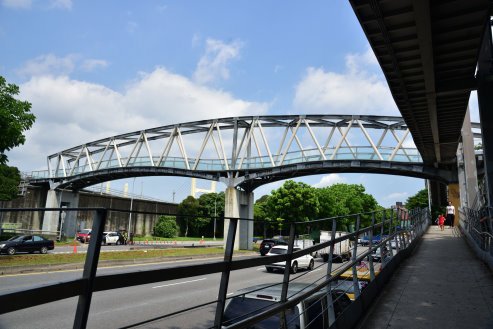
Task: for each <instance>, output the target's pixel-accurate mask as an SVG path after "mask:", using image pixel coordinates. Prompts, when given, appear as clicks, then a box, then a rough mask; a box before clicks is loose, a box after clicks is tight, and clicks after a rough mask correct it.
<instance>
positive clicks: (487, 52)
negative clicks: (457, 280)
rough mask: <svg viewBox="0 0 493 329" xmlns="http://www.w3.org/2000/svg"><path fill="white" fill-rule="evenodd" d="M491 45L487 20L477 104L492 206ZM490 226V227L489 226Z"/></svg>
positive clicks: (488, 196)
mask: <svg viewBox="0 0 493 329" xmlns="http://www.w3.org/2000/svg"><path fill="white" fill-rule="evenodd" d="M492 58H493V46H492V40H491V26H490V22H489V20H488V22H487V24H486V26H485V34H484V36H483V43H482V45H481V50H480V52H479V60H478V71H477V74H476V76H477V81H478V105H479V117H480V121H481V136H482V138H483V140H482V142H483V156H484V172H485V176H486V177H485V179H486V182H485V183H486V184H485V185H486V198H487V200H486V202H487V205H488V206H490V207H491V206H493V111H492V110H491V109H492V108H493V80H492V78H493V74H492V72H493V60H492ZM490 228H491V227H490Z"/></svg>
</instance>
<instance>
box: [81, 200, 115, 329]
mask: <svg viewBox="0 0 493 329" xmlns="http://www.w3.org/2000/svg"><path fill="white" fill-rule="evenodd" d="M95 213H96V214H95V215H96V216H95V218H94V221H93V224H92V231H91V240H89V248H88V249H87V254H86V261H85V263H84V272H83V273H82V279H84V280H85V282H86V285H85V287H84V292H83V294H81V295H79V302H78V303H77V311H76V313H75V318H74V329H84V328H86V326H87V318H88V317H89V309H90V307H91V299H92V289H93V284H94V278H95V277H96V271H97V269H98V261H99V253H100V251H101V242H102V240H103V231H104V225H105V223H106V216H107V210H106V209H97V210H96V211H95Z"/></svg>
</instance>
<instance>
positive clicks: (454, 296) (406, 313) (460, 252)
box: [357, 226, 493, 329]
mask: <svg viewBox="0 0 493 329" xmlns="http://www.w3.org/2000/svg"><path fill="white" fill-rule="evenodd" d="M357 328H359V329H373V328H379V329H380V328H413V329H415V328H427V329H428V328H447V329H451V328H471V329H472V328H474V329H477V328H484V329H486V328H490V329H491V328H493V274H492V272H491V271H490V270H489V268H488V267H487V266H486V265H485V264H484V263H482V262H481V261H480V260H479V259H478V258H476V256H475V254H474V253H473V252H472V250H471V249H470V248H469V246H468V245H467V243H466V241H465V238H464V237H462V236H461V234H460V231H459V230H458V229H457V228H454V229H450V228H445V230H444V231H440V230H439V229H438V228H437V227H436V226H431V227H429V229H428V231H427V232H426V233H425V234H424V235H423V239H422V241H421V242H420V244H419V245H418V246H417V248H416V250H415V251H414V253H413V255H412V256H411V257H410V258H409V259H407V260H405V261H404V262H403V263H402V264H401V266H400V267H399V268H398V269H397V271H396V272H395V274H394V275H393V277H392V278H391V280H390V281H389V282H388V283H387V285H386V286H385V289H384V291H383V292H382V293H381V295H380V296H379V298H378V299H377V300H376V301H375V302H374V303H373V305H372V307H371V309H370V311H369V312H368V313H367V315H366V316H365V318H364V319H363V321H361V322H360V324H359V326H358V327H357Z"/></svg>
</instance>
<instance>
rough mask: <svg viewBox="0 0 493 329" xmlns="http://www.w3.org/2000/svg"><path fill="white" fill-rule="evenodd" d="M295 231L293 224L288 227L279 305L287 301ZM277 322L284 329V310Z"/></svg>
mask: <svg viewBox="0 0 493 329" xmlns="http://www.w3.org/2000/svg"><path fill="white" fill-rule="evenodd" d="M295 231H296V226H295V224H294V223H291V224H290V226H289V242H288V255H287V258H286V265H284V276H283V279H282V291H281V303H285V302H286V301H287V300H288V288H289V277H290V273H291V261H292V259H293V247H294V235H295ZM279 321H281V323H280V324H279V328H286V312H285V311H284V310H283V311H282V313H281V317H280V319H279Z"/></svg>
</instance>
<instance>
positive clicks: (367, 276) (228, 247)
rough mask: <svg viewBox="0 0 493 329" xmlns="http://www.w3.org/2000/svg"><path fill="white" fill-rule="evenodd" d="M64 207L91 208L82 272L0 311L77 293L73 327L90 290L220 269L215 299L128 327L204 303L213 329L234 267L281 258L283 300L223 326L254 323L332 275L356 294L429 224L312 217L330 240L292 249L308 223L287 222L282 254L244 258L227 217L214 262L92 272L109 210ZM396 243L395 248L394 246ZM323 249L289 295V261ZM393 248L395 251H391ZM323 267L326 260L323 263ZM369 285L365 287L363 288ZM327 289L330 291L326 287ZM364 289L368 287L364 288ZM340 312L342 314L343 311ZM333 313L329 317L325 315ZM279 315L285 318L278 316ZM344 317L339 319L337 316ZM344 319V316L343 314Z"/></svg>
mask: <svg viewBox="0 0 493 329" xmlns="http://www.w3.org/2000/svg"><path fill="white" fill-rule="evenodd" d="M60 210H61V209H59V208H53V209H43V211H60ZM63 210H64V211H81V210H83V211H91V212H93V213H94V220H93V226H92V233H93V234H92V236H93V238H92V239H91V240H90V243H89V247H88V251H87V256H86V260H85V265H84V270H83V273H82V277H81V278H79V279H75V280H68V281H64V282H59V283H55V284H49V285H44V286H38V287H34V288H30V289H26V290H22V291H16V292H8V293H5V294H3V295H0V305H2V307H1V308H0V314H4V313H8V312H12V311H16V310H21V309H25V308H28V307H32V306H36V305H41V304H45V303H49V302H54V301H58V300H62V299H66V298H70V297H76V296H78V298H79V299H78V305H77V309H76V314H75V319H74V324H73V327H74V328H86V326H87V321H88V317H89V309H90V306H91V299H92V295H93V293H94V292H98V291H107V290H111V289H118V288H124V287H130V286H137V285H143V284H148V283H154V282H162V281H169V280H175V279H183V278H189V277H193V276H198V275H206V274H213V273H221V280H220V284H219V287H218V298H217V299H216V300H212V301H210V302H208V303H205V304H201V305H196V306H194V307H192V308H188V309H185V310H182V311H180V312H174V313H170V314H164V315H162V316H159V317H156V318H153V319H149V320H148V321H144V322H139V323H134V324H132V325H129V326H127V327H126V328H130V327H133V326H137V325H141V324H144V323H149V322H152V321H156V320H163V319H166V318H167V317H170V316H174V315H176V314H178V313H184V312H187V311H189V310H191V309H194V308H199V307H203V306H204V305H214V304H215V305H216V312H215V319H214V325H213V327H212V328H222V327H224V326H225V323H224V322H223V315H224V309H225V305H226V304H227V301H228V299H230V298H233V297H234V296H227V290H228V284H229V279H230V274H231V272H232V271H235V270H240V269H246V268H251V267H254V266H260V265H268V264H272V263H275V262H280V261H285V262H286V266H285V270H284V276H283V281H282V286H283V289H282V291H283V293H282V298H281V301H280V302H278V303H277V304H276V305H275V306H274V307H272V308H269V309H268V310H265V311H260V312H258V313H257V314H255V315H252V316H251V317H249V318H247V319H245V320H242V321H240V322H238V323H234V324H231V325H229V326H227V328H243V327H245V326H248V325H249V324H253V323H256V322H258V321H261V320H262V319H266V318H268V317H271V316H273V315H275V314H278V313H282V312H284V311H285V310H286V309H287V308H289V307H292V306H294V305H295V304H296V303H298V302H299V301H300V300H303V299H304V298H306V297H307V296H310V295H312V294H314V293H316V292H319V291H322V289H326V288H329V289H330V287H331V285H332V284H334V282H335V280H338V279H340V278H342V277H343V276H344V275H346V276H347V275H348V273H349V277H348V278H346V279H348V280H352V281H353V287H354V291H355V296H356V298H360V297H361V296H362V295H363V293H364V291H363V292H362V291H361V290H360V288H359V284H358V282H359V281H360V280H367V281H368V283H369V285H371V284H372V282H374V281H378V279H379V278H383V277H385V276H386V274H385V273H386V272H388V271H391V270H393V268H395V266H396V265H395V264H396V261H397V260H398V259H399V258H400V257H401V256H402V255H403V254H405V252H406V251H407V250H409V247H410V246H412V245H413V244H415V243H416V241H417V240H418V238H419V237H420V236H421V235H422V234H423V232H424V230H425V229H426V228H427V227H428V225H429V223H430V215H429V212H428V210H424V211H416V212H407V211H404V210H400V209H397V210H394V209H391V210H383V211H377V212H372V213H364V214H355V215H350V216H340V217H335V218H326V219H320V220H316V221H310V225H311V226H312V227H316V226H320V227H322V226H324V225H325V227H327V223H330V227H331V240H330V241H327V242H323V243H320V244H316V245H314V246H311V247H309V248H306V249H302V250H300V251H296V252H293V244H294V241H295V239H294V238H295V236H297V235H298V234H301V233H305V232H304V231H303V230H304V228H306V222H291V223H286V225H288V226H289V237H290V238H289V243H288V244H289V245H288V253H287V254H284V255H277V256H271V257H250V258H244V259H233V254H234V251H235V250H234V245H235V241H234V240H235V236H236V229H237V227H238V223H239V222H240V221H248V220H249V219H245V218H225V220H229V223H230V225H229V228H228V231H227V232H225V237H226V238H225V249H224V257H223V260H222V261H215V262H211V263H205V264H204V263H201V264H195V265H182V266H177V267H172V268H162V269H153V270H146V271H142V270H139V271H135V272H127V273H118V274H107V275H96V269H97V266H98V261H99V255H100V248H101V240H102V236H103V235H102V232H103V230H104V227H105V223H106V219H107V214H108V211H109V210H113V209H104V208H63ZM2 211H40V209H37V208H36V209H0V212H2ZM343 222H345V223H348V222H352V223H354V225H355V230H354V232H351V233H347V234H345V235H343V236H340V237H337V238H336V235H335V233H336V231H337V229H338V228H339V227H340V226H341V224H340V223H343ZM362 222H370V223H371V224H370V225H369V226H366V227H360V226H362V224H361V223H362ZM377 235H379V236H380V240H378V241H376V240H375V239H374V237H375V236H377ZM363 236H369V245H368V246H367V247H362V249H361V250H360V249H359V247H358V246H357V242H358V239H359V238H360V237H363ZM346 240H349V241H351V242H352V243H353V244H352V246H353V251H352V257H351V260H350V261H349V262H347V263H345V264H343V265H342V266H341V267H340V268H338V269H337V270H335V271H333V270H332V258H333V254H334V247H335V246H336V245H337V244H338V243H341V242H343V241H346ZM394 247H395V248H394ZM324 248H330V255H329V261H328V262H327V265H326V266H327V271H326V273H324V275H323V276H322V277H321V278H320V279H319V280H317V281H316V282H314V283H313V284H312V285H311V286H310V289H308V290H307V291H304V292H303V293H302V294H301V295H297V296H296V297H293V298H289V296H287V291H288V287H289V284H290V282H291V281H292V278H291V275H290V267H291V260H292V259H295V258H298V257H301V256H303V255H308V254H311V253H315V252H317V251H320V250H322V249H324ZM379 248H380V250H387V251H388V253H385V255H383V256H382V257H381V261H380V262H376V261H374V260H373V257H372V254H373V253H374V252H375V251H377V249H379ZM394 249H395V250H394ZM403 252H404V253H403ZM324 266H325V264H324ZM365 289H367V288H365ZM329 291H330V290H329ZM365 291H366V290H365ZM327 299H328V300H329V303H328V309H326V310H324V312H329V313H331V314H332V315H333V307H332V306H331V305H332V302H333V301H332V300H331V297H330V293H329V294H328V296H327ZM342 316H344V314H343V315H342ZM340 317H341V316H339V317H338V318H334V317H332V319H333V320H332V321H331V323H330V324H331V325H332V324H334V321H339V318H340ZM329 318H331V317H329ZM350 318H352V319H351V320H350V321H356V320H357V318H356V317H354V316H351V317H350ZM281 319H283V317H281ZM341 321H342V320H341ZM345 321H348V320H347V318H346V320H345Z"/></svg>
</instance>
